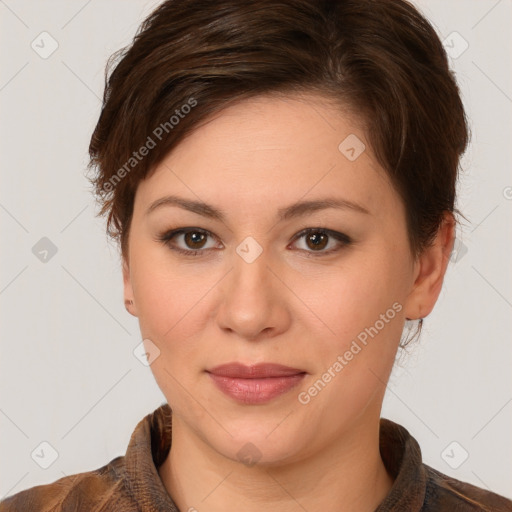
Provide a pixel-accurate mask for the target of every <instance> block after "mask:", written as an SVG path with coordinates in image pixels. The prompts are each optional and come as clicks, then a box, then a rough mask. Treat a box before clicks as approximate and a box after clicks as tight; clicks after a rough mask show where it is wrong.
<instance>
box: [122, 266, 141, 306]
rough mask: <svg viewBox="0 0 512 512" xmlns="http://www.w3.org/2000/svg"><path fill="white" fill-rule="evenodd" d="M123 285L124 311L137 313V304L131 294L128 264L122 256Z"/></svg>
mask: <svg viewBox="0 0 512 512" xmlns="http://www.w3.org/2000/svg"><path fill="white" fill-rule="evenodd" d="M122 261H123V287H124V305H125V307H126V311H128V313H130V314H131V315H133V316H138V315H137V305H136V304H135V299H134V296H133V288H132V281H131V276H130V266H129V264H128V261H127V260H126V258H124V257H123V260H122Z"/></svg>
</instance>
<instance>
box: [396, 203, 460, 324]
mask: <svg viewBox="0 0 512 512" xmlns="http://www.w3.org/2000/svg"><path fill="white" fill-rule="evenodd" d="M454 242H455V219H454V217H453V214H452V213H451V212H445V214H444V218H443V221H442V223H441V226H440V227H439V230H438V232H437V235H436V238H435V239H434V241H433V243H432V245H430V246H429V247H427V248H426V249H425V250H424V251H423V252H422V253H421V255H420V256H418V259H417V261H416V262H415V264H414V266H415V269H414V284H413V287H412V289H411V292H410V293H409V295H408V297H407V300H406V301H405V308H404V310H405V317H406V318H409V319H411V320H413V319H417V318H424V317H426V316H427V315H429V314H430V312H431V311H432V310H433V309H434V306H435V304H436V302H437V298H438V297H439V294H440V293H441V287H442V285H443V280H444V275H445V273H446V269H447V267H448V263H449V261H450V254H451V252H452V249H453V244H454Z"/></svg>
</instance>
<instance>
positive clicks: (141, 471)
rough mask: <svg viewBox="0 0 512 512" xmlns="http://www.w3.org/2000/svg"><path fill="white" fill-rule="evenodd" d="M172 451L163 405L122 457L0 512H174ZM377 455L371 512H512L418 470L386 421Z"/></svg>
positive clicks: (417, 461) (408, 443) (414, 455)
mask: <svg viewBox="0 0 512 512" xmlns="http://www.w3.org/2000/svg"><path fill="white" fill-rule="evenodd" d="M170 446H171V409H170V407H169V405H168V404H164V405H162V406H160V407H159V408H157V409H156V410H155V411H153V412H152V413H151V414H148V415H147V416H146V417H145V418H143V419H142V420H141V421H140V422H139V424H138V425H137V427H136V428H135V431H134V432H133V434H132V437H131V439H130V443H129V445H128V449H127V450H126V455H124V456H120V457H116V458H115V459H113V460H112V461H111V462H109V463H108V464H106V465H105V466H103V467H101V468H99V469H96V470H94V471H88V472H85V473H78V474H76V475H69V476H66V477H63V478H61V479H60V480H57V481H55V482H53V483H50V484H47V485H39V486H36V487H32V488H30V489H26V490H24V491H21V492H18V493H17V494H14V495H13V496H10V497H8V498H5V499H4V500H3V501H1V502H0V512H14V511H23V512H75V511H91V512H93V511H94V512H100V511H101V512H103V511H104V512H107V511H108V512H112V511H114V512H117V511H119V512H132V511H133V512H135V511H137V512H157V511H161V512H164V511H165V512H178V508H177V506H176V505H175V504H174V502H173V500H172V498H171V496H169V494H168V493H167V491H166V489H165V487H164V485H163V483H162V481H161V479H160V476H159V474H158V471H157V468H158V467H159V466H160V465H161V464H162V462H163V461H164V460H165V458H166V456H167V454H168V452H169V449H170ZM380 451H381V454H382V459H383V461H384V464H385V465H386V467H387V469H388V470H389V472H390V473H391V474H392V476H393V477H394V480H395V481H394V484H393V487H392V488H391V490H390V492H389V494H388V496H387V497H386V499H385V500H384V501H383V502H382V503H381V504H380V505H379V507H377V509H376V511H375V512H391V511H393V512H398V511H404V512H434V511H435V512H440V511H449V512H466V511H472V512H476V511H486V512H505V511H507V512H512V501H510V500H508V499H506V498H504V497H501V496H499V495H497V494H495V493H493V492H491V491H487V490H484V489H481V488H479V487H475V486H473V485H470V484H468V483H465V482H461V481H459V480H455V479H453V478H450V477H448V476H446V475H444V474H442V473H440V472H439V471H436V470H435V469H433V468H431V467H429V466H427V465H426V464H423V463H422V459H421V450H420V447H419V445H418V443H417V441H416V440H415V439H414V438H413V437H412V436H411V435H410V434H409V432H408V431H407V430H406V429H405V428H404V427H402V426H400V425H398V424H396V423H394V422H392V421H390V420H387V419H384V418H381V423H380ZM183 512H186V511H183ZM312 512H313V511H312Z"/></svg>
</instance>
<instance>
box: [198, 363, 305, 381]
mask: <svg viewBox="0 0 512 512" xmlns="http://www.w3.org/2000/svg"><path fill="white" fill-rule="evenodd" d="M207 372H209V373H213V374H214V375H219V376H221V377H231V378H233V379H263V378H268V377H288V376H290V375H298V374H300V373H306V372H305V371H304V370H299V369H298V368H291V367H290V366H283V365H281V364H275V363H259V364H254V365H250V366H247V365H245V364H242V363H237V362H233V363H226V364H221V365H219V366H216V367H215V368H212V369H211V370H207Z"/></svg>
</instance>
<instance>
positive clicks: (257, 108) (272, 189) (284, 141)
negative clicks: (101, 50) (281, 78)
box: [136, 95, 397, 214]
mask: <svg viewBox="0 0 512 512" xmlns="http://www.w3.org/2000/svg"><path fill="white" fill-rule="evenodd" d="M165 193H168V194H176V193H180V194H181V195H184V196H185V197H187V198H190V199H195V200H197V199H199V200H203V201H205V202H208V203H210V204H218V205H222V208H223V209H225V208H224V206H225V205H226V204H229V205H231V206H232V207H233V208H236V209H237V212H238V213H244V212H245V213H248V214H250V212H251V209H252V208H253V207H256V206H257V205H259V210H258V211H259V213H260V214H261V208H262V207H263V208H268V207H269V206H270V205H275V209H279V208H280V207H283V206H287V205H289V204H291V203H294V202H297V201H299V200H300V199H308V200H312V199H315V198H317V197H320V196H322V197H323V196H325V195H326V194H327V193H328V195H329V196H333V195H339V197H340V198H341V199H346V200H349V201H353V202H357V203H359V204H362V205H366V206H367V207H368V209H369V210H377V211H379V210H386V209H387V210H389V209H392V207H393V202H395V201H396V199H397V198H396V197H395V196H396V194H395V192H394V190H393V189H392V187H391V185H390V183H389V180H388V178H387V175H386V173H385V172H384V170H383V169H382V168H381V167H380V166H379V165H378V164H377V162H376V160H375V158H374V155H373V152H372V148H371V147H370V145H369V143H368V141H367V139H366V135H365V133H364V131H363V129H362V122H361V121H360V120H359V119H357V117H355V116H354V115H350V114H348V112H346V111H344V110H343V109H342V108H340V107H336V106H335V105H334V104H333V102H332V101H328V100H327V99H325V98H323V97H320V96H316V95H300V96H299V95H296V96H288V97H276V96H259V97H255V98H251V99H249V100H244V101H243V102H240V103H237V104H234V105H231V106H230V107H228V108H226V109H224V110H223V111H221V112H220V113H218V114H216V115H215V116H213V117H211V118H210V119H209V120H208V121H207V122H205V123H203V124H202V125H201V126H199V127H198V128H197V129H196V130H194V131H193V132H192V133H191V134H190V135H189V136H187V138H185V139H184V140H183V141H182V142H181V143H180V144H179V145H178V146H176V147H175V148H174V149H173V150H172V151H171V152H170V153H169V154H168V155H167V156H166V157H165V158H164V160H163V161H162V162H161V163H160V164H159V165H158V166H157V167H156V169H155V170H154V172H153V173H152V174H151V175H150V176H149V178H148V179H146V180H144V181H143V182H142V183H141V184H140V185H139V188H138V190H137V198H138V202H142V203H144V204H145V205H146V206H147V205H148V204H149V203H152V202H154V201H155V200H157V199H158V198H159V197H161V196H162V195H164V194H165ZM136 202H137V201H136Z"/></svg>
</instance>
